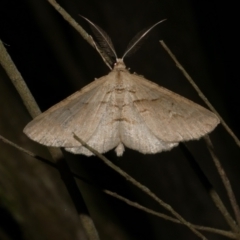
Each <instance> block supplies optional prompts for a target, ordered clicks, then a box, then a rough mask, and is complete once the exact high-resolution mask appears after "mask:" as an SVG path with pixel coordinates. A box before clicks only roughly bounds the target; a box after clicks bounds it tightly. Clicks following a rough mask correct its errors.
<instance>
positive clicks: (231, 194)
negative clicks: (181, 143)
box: [204, 135, 240, 232]
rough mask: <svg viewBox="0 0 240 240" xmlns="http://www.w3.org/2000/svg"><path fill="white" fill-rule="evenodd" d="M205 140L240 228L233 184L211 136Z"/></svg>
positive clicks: (239, 211)
mask: <svg viewBox="0 0 240 240" xmlns="http://www.w3.org/2000/svg"><path fill="white" fill-rule="evenodd" d="M204 140H205V142H206V144H207V148H208V150H209V152H210V154H211V156H212V159H213V161H214V164H215V166H216V168H217V170H218V173H219V175H220V177H221V179H222V182H223V185H224V187H225V189H226V191H227V195H228V197H229V200H230V202H231V205H232V208H233V211H234V214H235V217H236V219H237V222H238V225H239V226H240V210H239V206H238V204H237V200H236V197H235V195H234V192H233V190H232V186H231V183H230V181H229V179H228V177H227V175H226V173H225V171H224V169H223V167H222V165H221V163H220V161H219V159H218V157H217V155H216V154H215V152H214V148H213V145H212V142H211V140H210V138H209V136H208V135H206V136H205V137H204ZM238 231H239V232H240V230H239V229H238Z"/></svg>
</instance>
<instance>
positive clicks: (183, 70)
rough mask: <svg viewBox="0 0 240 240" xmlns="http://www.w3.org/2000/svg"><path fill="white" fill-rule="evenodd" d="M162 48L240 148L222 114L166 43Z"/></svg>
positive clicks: (162, 42)
mask: <svg viewBox="0 0 240 240" xmlns="http://www.w3.org/2000/svg"><path fill="white" fill-rule="evenodd" d="M160 43H161V45H162V47H163V48H164V49H165V50H166V52H167V53H168V54H169V56H170V57H171V58H172V59H173V61H174V62H175V63H176V66H177V67H178V68H179V69H180V71H181V72H182V73H183V75H184V76H185V77H186V79H187V80H188V81H189V82H190V84H191V85H192V86H193V88H194V89H195V90H196V92H197V93H198V95H199V97H200V98H201V99H202V100H203V101H204V102H205V103H206V104H207V106H208V107H209V108H210V109H211V111H213V112H214V113H215V114H216V115H217V116H218V117H219V119H220V121H221V123H222V125H223V126H224V128H225V129H226V131H227V132H228V133H229V135H230V136H231V137H232V138H233V139H234V141H235V142H236V144H237V145H238V146H239V147H240V140H239V139H238V137H237V136H236V135H235V134H234V132H233V131H232V130H231V129H230V127H229V126H228V125H227V123H226V122H225V121H224V120H223V118H222V117H221V116H220V114H219V113H218V112H217V110H216V109H215V108H214V107H213V105H212V104H211V103H210V102H209V101H208V99H207V98H206V97H205V95H204V94H203V93H202V91H201V90H200V88H199V87H198V86H197V84H196V83H195V82H194V81H193V79H192V78H191V76H190V75H189V74H188V73H187V72H186V70H185V69H184V68H183V66H182V65H181V64H180V63H179V61H178V60H177V58H176V57H175V55H174V54H173V53H172V52H171V50H170V49H169V48H168V47H167V45H166V44H165V43H164V41H162V40H161V41H160Z"/></svg>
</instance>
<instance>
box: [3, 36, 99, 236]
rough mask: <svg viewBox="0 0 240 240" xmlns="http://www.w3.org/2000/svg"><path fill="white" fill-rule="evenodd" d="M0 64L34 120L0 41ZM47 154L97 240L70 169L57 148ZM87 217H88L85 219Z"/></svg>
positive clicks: (36, 112) (32, 108)
mask: <svg viewBox="0 0 240 240" xmlns="http://www.w3.org/2000/svg"><path fill="white" fill-rule="evenodd" d="M0 63H1V64H2V66H3V68H4V69H5V71H6V73H7V74H8V76H9V78H10V79H11V81H12V83H13V85H14V86H15V88H16V90H17V91H18V93H19V95H20V96H21V98H22V100H23V102H24V104H25V106H26V108H27V110H28V111H29V113H30V115H31V116H32V117H33V118H34V117H36V116H37V115H39V114H40V113H41V111H40V109H39V107H38V105H37V103H36V101H35V99H34V98H33V96H32V94H31V92H30V91H29V89H28V87H27V85H26V83H25V82H24V80H23V77H22V76H21V74H20V73H19V71H18V70H17V67H16V66H15V64H14V62H13V61H12V59H11V57H10V56H9V54H8V53H7V51H6V49H5V47H4V45H3V43H2V42H1V40H0ZM48 149H49V152H50V154H51V156H52V158H53V159H54V161H55V162H56V164H57V166H58V170H59V173H60V175H61V178H62V180H63V182H64V184H65V186H66V188H67V190H68V193H69V195H70V196H71V199H72V201H73V203H74V206H75V208H76V210H77V212H78V214H79V218H80V221H81V222H82V225H83V226H84V229H85V230H86V234H87V236H88V237H89V240H99V237H98V233H97V230H96V228H95V226H94V223H93V221H92V219H91V218H90V217H89V216H88V215H89V213H88V210H87V206H86V204H85V203H84V200H83V198H82V195H81V193H80V191H79V189H78V186H77V184H76V182H75V179H74V178H73V176H72V175H71V173H70V169H69V167H68V165H67V163H66V161H65V159H64V157H63V154H62V152H61V150H60V149H58V148H48ZM86 216H88V217H86Z"/></svg>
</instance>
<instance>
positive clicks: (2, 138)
mask: <svg viewBox="0 0 240 240" xmlns="http://www.w3.org/2000/svg"><path fill="white" fill-rule="evenodd" d="M0 141H2V142H4V143H5V144H8V145H10V146H12V147H14V148H16V149H17V150H19V151H20V152H22V153H24V154H27V155H29V156H31V157H33V158H35V159H37V160H40V161H41V162H43V163H45V164H47V165H49V166H51V167H53V168H55V169H56V170H57V165H56V164H55V163H52V162H51V161H50V160H47V159H45V158H43V157H41V156H38V155H36V154H34V153H32V152H30V151H29V150H26V149H24V148H22V147H20V146H19V145H17V144H15V143H13V142H11V141H10V140H8V139H6V138H4V137H3V136H1V135H0ZM71 174H72V175H73V176H74V177H75V178H77V179H79V180H81V181H83V182H84V183H87V184H90V185H91V186H93V187H95V188H96V185H95V184H93V183H91V182H90V181H88V180H86V179H85V178H83V177H80V176H79V175H77V174H75V173H73V172H71ZM99 189H100V188H99V187H98V190H99ZM100 190H102V191H103V192H104V193H106V194H108V195H110V196H112V197H115V198H117V199H118V200H120V201H123V202H125V203H126V204H128V205H130V206H132V207H135V208H137V209H139V210H142V211H144V212H146V213H149V214H152V215H154V216H157V217H160V218H163V219H165V220H167V221H171V222H174V223H177V224H182V223H181V222H180V221H179V220H177V219H176V218H173V217H170V216H168V215H166V214H163V213H159V212H156V211H154V210H152V209H149V208H146V207H144V206H142V205H140V204H139V203H137V202H133V201H131V200H129V199H127V198H125V197H123V196H121V195H119V194H117V193H115V192H112V191H109V190H107V189H100ZM190 224H191V223H190ZM191 225H192V226H193V227H194V228H195V229H198V230H202V231H206V232H211V233H216V234H219V235H223V236H226V237H229V238H232V239H236V236H235V234H234V233H232V232H230V231H225V230H221V229H216V228H211V227H205V226H199V225H195V224H191Z"/></svg>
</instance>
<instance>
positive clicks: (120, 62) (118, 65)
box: [114, 58, 126, 70]
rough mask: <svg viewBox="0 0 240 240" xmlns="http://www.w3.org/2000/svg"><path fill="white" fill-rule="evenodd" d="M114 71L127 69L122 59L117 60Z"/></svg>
mask: <svg viewBox="0 0 240 240" xmlns="http://www.w3.org/2000/svg"><path fill="white" fill-rule="evenodd" d="M114 69H115V70H116V69H117V70H120V69H126V66H125V64H124V62H123V59H122V58H117V60H116V62H115V63H114Z"/></svg>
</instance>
